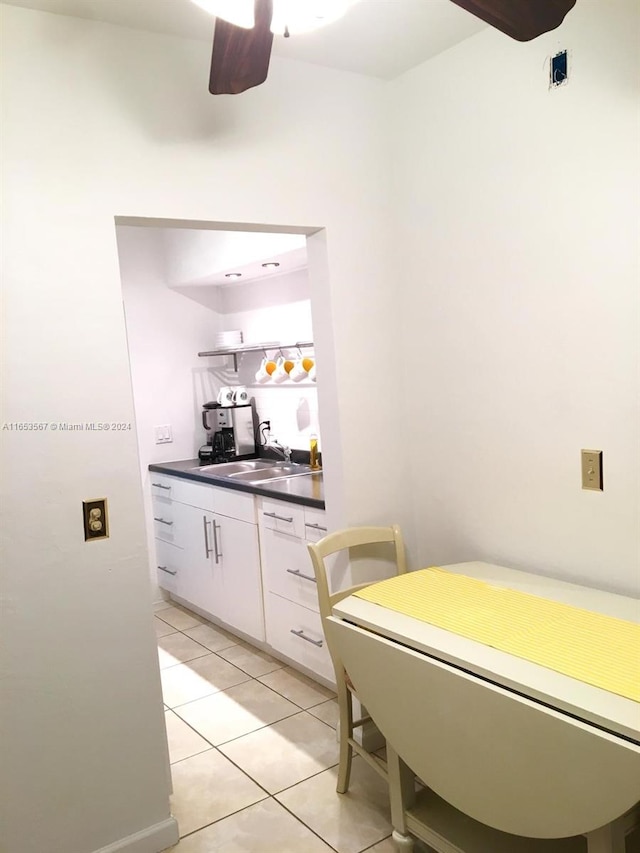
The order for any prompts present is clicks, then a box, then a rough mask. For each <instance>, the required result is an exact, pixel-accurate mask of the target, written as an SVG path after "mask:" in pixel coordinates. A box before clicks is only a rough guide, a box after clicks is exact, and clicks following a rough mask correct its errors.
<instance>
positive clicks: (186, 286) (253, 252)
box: [116, 217, 332, 600]
mask: <svg viewBox="0 0 640 853" xmlns="http://www.w3.org/2000/svg"><path fill="white" fill-rule="evenodd" d="M318 235H321V241H320V242H321V248H320V255H322V253H323V250H324V242H323V239H324V238H323V232H321V230H320V229H317V228H300V227H289V228H288V227H274V226H263V225H255V224H238V223H208V222H190V221H184V220H183V221H173V220H157V219H146V218H145V219H139V218H129V217H117V218H116V237H117V245H118V255H119V262H120V275H121V283H122V294H123V307H124V313H125V324H126V332H127V340H128V348H129V360H130V370H131V382H132V391H133V399H134V409H135V420H136V433H137V441H138V455H139V464H140V476H141V481H142V485H143V494H144V501H145V518H146V531H147V547H148V553H149V555H150V576H151V582H152V587H153V594H154V599H155V600H160V599H161V598H162V592H161V590H160V588H159V587H158V584H157V572H156V565H155V563H156V560H155V558H154V541H153V540H154V532H153V530H154V524H153V513H152V504H151V489H150V485H149V483H150V479H149V465H150V464H157V463H163V462H174V461H187V460H193V463H194V465H196V464H198V463H199V462H201V463H202V464H205V461H206V454H207V451H208V450H209V452H211V450H212V448H211V447H210V444H211V440H212V437H211V433H210V432H209V433H208V432H207V430H206V429H205V424H206V422H207V419H206V417H204V418H203V411H204V409H203V407H205V406H206V405H207V404H212V403H215V402H216V401H218V400H219V398H220V394H221V392H222V391H223V390H225V389H236V394H237V393H238V390H241V389H246V398H247V401H248V402H249V403H250V404H251V406H252V410H253V431H254V439H255V448H254V447H248V448H244V450H245V452H247V453H248V454H249V455H252V452H255V455H260V454H261V453H262V450H263V447H264V445H265V444H267V443H269V444H272V445H274V446H280V447H283V448H287V449H290V450H291V451H292V452H293V453H294V454H295V453H296V452H298V453H300V452H302V453H304V452H307V453H308V452H309V449H310V442H311V438H312V437H313V436H315V437H317V440H318V445H319V448H320V451H322V447H323V444H322V428H321V417H320V411H319V405H318V384H317V382H316V379H317V374H318V373H319V374H320V376H321V377H322V376H323V375H325V373H326V375H330V373H331V372H332V371H331V369H329V370H327V371H326V372H325V366H324V364H322V363H321V364H320V365H317V355H316V353H317V347H316V340H315V337H316V336H315V335H314V332H316V333H317V332H318V325H319V324H318V323H317V322H316V323H314V317H313V312H312V286H311V278H312V276H315V288H314V290H315V293H316V294H317V293H321V292H323V291H324V290H326V288H325V286H326V280H325V281H322V277H323V276H325V275H326V266H327V265H326V263H324V264H323V263H322V260H321V261H320V263H316V264H315V268H313V269H312V267H313V264H310V261H309V251H308V238H311V239H312V240H314V239H317V237H318ZM315 255H316V256H318V251H317V250H316V252H315ZM314 308H315V305H314ZM323 313H324V312H323ZM321 328H322V331H321V336H322V338H323V341H322V342H321V345H320V351H321V352H322V351H324V352H331V351H332V342H331V341H330V336H331V330H330V329H327V328H326V327H325V326H324V325H322V327H321ZM225 348H228V349H229V352H228V353H227V354H224V353H223V354H219V353H220V350H224V349H225ZM232 350H234V351H232ZM212 352H216V353H218V354H216V355H205V353H212ZM265 361H269V362H271V361H275V362H276V363H277V364H278V365H280V364H284V363H285V362H286V367H287V368H289V370H291V369H290V365H291V364H293V365H295V368H296V369H298V372H300V370H299V368H301V367H302V366H303V365H304V367H306V368H308V370H307V371H306V373H303V375H302V376H299V377H297V379H296V380H295V381H294V378H289V377H287V378H286V380H284V381H279V382H278V381H274V380H273V379H271V377H270V378H269V379H267V380H265V379H264V378H263V377H261V376H260V373H261V368H262V367H263V365H264V363H265ZM312 368H313V369H312ZM291 372H292V373H293V372H295V371H291ZM322 381H323V380H322V378H321V379H320V383H322ZM217 461H220V460H219V459H218V460H217Z"/></svg>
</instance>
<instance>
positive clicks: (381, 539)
mask: <svg viewBox="0 0 640 853" xmlns="http://www.w3.org/2000/svg"><path fill="white" fill-rule="evenodd" d="M385 543H392V544H393V545H394V547H395V558H396V571H397V574H399V575H401V574H404V573H405V572H406V571H407V561H406V555H405V550H404V540H403V538H402V532H401V530H400V528H399V527H398V525H397V524H394V525H392V526H391V527H348V528H346V529H345V530H337V531H336V532H335V533H329V534H328V535H327V536H325V537H324V538H323V539H320V540H319V541H318V542H310V543H308V545H307V547H308V549H309V554H310V555H311V562H312V563H313V571H314V573H315V578H316V585H317V587H318V605H319V607H320V616H321V617H322V623H323V628H324V621H325V619H327V618H328V617H329V616H331V612H332V609H333V606H334V604H337V603H338V602H339V601H342V599H343V598H346V597H347V596H348V595H351V593H353V592H356V591H357V590H359V589H363V588H364V587H366V586H369V585H370V584H372V583H375V580H371V581H368V582H367V583H360V584H356V585H355V586H350V587H347V588H346V589H341V590H338V591H337V592H334V593H331V592H330V591H329V581H328V579H327V569H326V565H325V562H324V561H325V557H328V556H330V555H331V554H335V553H337V552H338V551H344V550H346V549H349V548H357V547H358V546H359V545H378V544H385ZM326 635H327V631H326V630H325V637H326ZM329 652H330V654H331V657H332V659H333V663H334V666H335V667H336V669H337V668H338V667H339V666H342V664H341V663H340V662H339V660H338V658H337V657H336V655H335V654H334V651H333V650H332V648H331V646H330V645H329Z"/></svg>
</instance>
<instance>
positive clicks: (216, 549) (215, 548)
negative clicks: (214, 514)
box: [213, 518, 222, 563]
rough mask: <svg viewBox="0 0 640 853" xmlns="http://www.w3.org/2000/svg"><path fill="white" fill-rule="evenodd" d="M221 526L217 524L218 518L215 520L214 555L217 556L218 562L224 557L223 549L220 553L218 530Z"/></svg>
mask: <svg viewBox="0 0 640 853" xmlns="http://www.w3.org/2000/svg"><path fill="white" fill-rule="evenodd" d="M219 528H220V525H219V524H216V520H215V518H214V520H213V556H214V557H215V558H216V563H219V562H220V560H221V558H222V551H220V553H218V530H219Z"/></svg>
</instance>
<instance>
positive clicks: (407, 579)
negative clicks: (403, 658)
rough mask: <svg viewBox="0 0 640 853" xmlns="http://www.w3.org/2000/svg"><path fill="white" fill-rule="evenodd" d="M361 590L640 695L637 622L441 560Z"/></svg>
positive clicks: (633, 695) (617, 690) (409, 613)
mask: <svg viewBox="0 0 640 853" xmlns="http://www.w3.org/2000/svg"><path fill="white" fill-rule="evenodd" d="M355 595H356V596H358V598H362V599H364V600H365V601H370V602H373V603H374V604H380V605H382V606H383V607H387V608H389V609H391V610H395V611H396V612H398V613H404V614H405V615H406V616H413V617H415V618H416V619H421V620H422V621H423V622H429V623H430V624H432V625H436V626H437V627H439V628H445V629H446V630H447V631H452V632H453V633H455V634H460V635H461V636H463V637H468V638H469V639H471V640H477V641H478V642H480V643H484V644H485V645H487V646H491V647H492V648H495V649H500V650H501V651H503V652H508V653H509V654H512V655H515V656H516V657H520V658H524V659H525V660H528V661H532V662H533V663H537V664H541V665H542V666H546V667H547V668H548V669H553V670H556V671H557V672H561V673H563V674H564V675H569V676H571V678H577V679H578V680H579V681H584V682H586V683H587V684H593V685H595V686H596V687H602V688H603V689H604V690H609V691H610V692H611V693H617V694H619V695H620V696H625V697H626V698H628V699H633V700H634V701H636V702H640V625H636V624H634V623H633V622H627V621H625V620H624V619H616V618H614V617H612V616H604V615H602V614H600V613H593V612H591V611H589V610H583V609H581V608H578V607H572V606H571V605H568V604H561V603H560V602H557V601H549V600H548V599H546V598H540V597H538V596H536V595H530V594H528V593H525V592H519V591H517V590H511V589H503V588H501V587H496V586H491V585H490V584H488V583H486V582H485V581H480V580H476V579H475V578H469V577H465V576H464V575H458V574H455V573H453V572H447V571H445V570H443V569H439V568H430V569H422V570H420V571H417V572H409V573H408V574H405V575H398V576H397V577H393V578H390V579H389V580H385V581H380V582H379V583H375V584H372V585H371V586H369V587H365V589H362V590H360V591H359V592H356V593H355Z"/></svg>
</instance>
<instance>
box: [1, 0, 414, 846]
mask: <svg viewBox="0 0 640 853" xmlns="http://www.w3.org/2000/svg"><path fill="white" fill-rule="evenodd" d="M2 19H3V20H2V28H1V30H2V51H1V53H2V60H3V69H2V70H3V86H2V95H3V114H2V126H3V134H4V140H3V152H2V153H3V157H4V161H3V162H4V167H3V168H4V171H3V176H2V185H3V205H4V208H3V271H2V282H3V286H4V288H5V293H6V296H5V311H6V315H7V317H8V323H7V329H6V334H5V336H4V346H5V348H6V353H5V358H4V364H5V365H6V368H7V376H6V378H5V380H4V382H3V391H4V394H5V402H4V408H3V417H4V418H5V419H6V420H7V421H19V422H26V421H40V422H57V421H104V422H121V423H126V422H132V421H133V416H134V412H133V401H132V394H131V381H130V376H129V367H128V358H127V344H126V335H125V324H124V316H123V310H122V293H121V286H120V274H119V268H118V255H117V246H116V237H115V227H114V217H115V216H139V217H165V218H168V219H190V220H197V221H216V222H220V223H228V222H248V223H267V224H273V225H274V226H275V225H286V226H290V225H296V226H301V227H304V226H306V227H308V228H311V229H313V228H326V232H322V233H321V234H318V235H317V236H315V237H314V238H313V239H312V240H311V241H310V250H311V254H312V256H313V262H314V263H315V271H312V275H311V293H312V300H313V304H314V320H313V324H314V337H315V340H316V344H317V353H318V358H319V359H322V361H323V364H326V365H327V366H328V367H327V369H326V371H325V375H326V377H327V378H328V380H329V379H330V380H331V381H328V380H327V382H326V383H325V384H324V385H323V387H321V388H319V393H320V396H321V398H322V399H321V410H322V418H323V432H324V433H325V437H324V451H325V454H326V455H327V456H328V458H329V460H330V462H331V466H330V467H329V466H328V467H327V468H326V470H325V482H326V493H327V500H328V502H329V503H330V506H331V510H330V520H331V521H332V522H333V523H337V524H343V523H350V522H355V521H358V520H363V519H367V520H370V521H376V520H379V519H388V518H389V516H390V515H391V516H393V517H395V518H399V520H400V521H402V520H403V518H402V500H403V495H402V491H401V478H400V477H399V476H397V477H396V476H394V472H390V474H389V476H387V477H385V481H384V483H381V482H379V481H378V479H377V478H376V477H375V474H374V471H372V469H371V467H370V466H363V465H361V464H360V463H361V459H362V458H363V457H364V458H370V456H371V455H372V454H373V453H374V452H375V450H376V449H377V442H376V441H375V440H374V436H373V435H370V434H368V433H366V432H363V429H362V425H363V423H366V422H369V421H371V420H372V419H373V418H374V416H375V414H376V412H377V411H378V397H377V389H378V385H379V383H381V385H382V386H383V387H384V385H385V384H387V383H388V382H389V381H390V375H391V366H390V365H391V359H390V358H389V359H387V358H385V354H386V353H385V350H386V349H387V344H386V342H385V340H384V339H382V340H381V339H379V338H376V339H372V336H371V330H372V329H385V330H386V332H387V333H388V334H389V335H390V337H391V338H392V339H393V337H394V324H395V322H396V318H395V315H394V305H395V303H394V301H393V300H391V299H390V298H389V293H388V289H387V282H388V280H389V279H388V272H389V264H388V255H387V251H386V249H387V233H388V229H387V215H388V209H387V207H386V206H385V204H384V197H385V193H386V190H387V183H386V182H387V179H388V176H387V174H386V172H385V170H384V168H383V165H384V163H385V161H386V153H387V152H386V148H385V144H386V141H387V137H386V126H385V124H384V120H383V115H382V113H381V110H380V95H381V91H382V86H383V84H381V83H380V82H379V81H371V80H367V79H365V78H362V77H358V76H350V75H347V74H343V73H337V72H336V73H334V72H331V71H327V70H325V69H320V68H316V67H312V66H306V67H305V66H302V65H296V64H295V63H292V62H287V61H277V60H276V59H274V60H273V61H272V63H271V70H270V78H269V81H268V83H267V84H266V85H264V86H261V87H259V88H258V89H255V90H253V91H252V92H250V93H247V94H246V95H243V96H242V97H240V98H220V99H213V98H211V96H209V95H208V93H207V88H206V81H207V75H208V65H209V60H210V55H209V54H210V51H209V48H208V47H207V45H206V44H204V43H192V42H188V41H186V40H185V41H182V40H179V39H173V38H170V37H163V36H158V35H151V34H144V33H139V32H133V31H129V30H127V29H125V28H121V27H112V26H108V25H104V24H100V23H94V22H88V21H84V20H83V21H81V20H75V19H72V18H65V17H62V16H56V15H47V14H43V13H38V12H33V11H29V10H25V9H18V8H14V7H3V8H2ZM325 247H326V250H327V254H326V255H324V254H323V253H324V249H325ZM316 304H317V305H318V310H316ZM354 318H358V320H357V322H356V321H354ZM389 346H390V344H389ZM334 351H335V355H336V357H337V360H338V364H339V370H334V368H333V367H332V366H331V365H332V364H333V357H334ZM374 351H375V354H376V357H378V358H380V361H381V367H380V370H379V371H378V373H377V374H376V375H375V376H374V375H373V374H370V375H366V376H364V377H363V376H362V374H361V370H360V366H361V364H362V363H363V360H364V361H365V362H366V360H367V358H368V357H369V356H371V357H373V355H374ZM356 355H357V359H356V358H355V356H356ZM325 419H326V420H325ZM325 422H326V423H331V424H332V430H331V434H330V436H327V435H326V433H327V430H325V429H324V423H325ZM3 439H4V444H5V447H6V462H5V469H4V478H3V483H2V488H3V500H2V504H3V513H4V518H3V529H4V530H7V531H10V534H11V538H10V540H9V539H6V540H5V541H4V542H3V545H4V555H3V559H4V562H3V572H4V577H3V596H4V597H5V602H6V605H5V609H6V613H5V614H4V616H3V620H2V631H3V635H4V637H3V643H2V647H3V655H4V656H5V658H6V660H5V663H4V665H3V671H4V672H6V677H5V678H4V680H3V690H2V697H3V700H5V701H7V700H8V701H7V708H6V710H5V712H4V718H3V725H6V726H7V729H8V731H9V732H10V736H8V735H7V734H6V732H5V733H4V734H3V736H2V737H3V742H4V743H5V744H6V747H5V753H4V755H3V762H2V777H3V780H2V784H3V791H2V796H0V809H2V816H1V820H0V823H2V826H3V843H4V845H5V850H6V853H43V851H45V850H56V851H63V850H64V851H65V853H67V852H68V853H90V851H94V850H98V849H99V848H101V847H103V846H105V845H108V844H111V843H114V842H116V841H118V839H121V838H124V837H126V836H129V835H131V834H132V833H135V832H138V831H145V830H146V829H147V828H148V827H150V826H151V825H154V824H156V823H158V822H161V821H162V820H164V819H165V818H166V817H167V816H168V803H167V793H168V791H167V778H166V775H165V772H164V770H165V764H164V761H165V753H164V748H163V738H164V735H163V721H162V705H161V701H160V689H159V677H158V670H157V665H156V663H155V649H154V637H153V632H152V623H151V607H150V592H149V582H148V574H147V566H146V553H145V551H146V549H145V534H144V522H143V504H142V495H141V488H140V479H139V472H138V455H137V448H136V440H135V435H134V432H133V431H110V432H107V433H104V432H102V433H87V432H59V431H58V432H53V431H51V430H49V431H47V432H43V433H41V434H38V435H34V434H32V433H26V432H16V433H9V434H5V435H3ZM356 448H357V451H358V452H357V454H355V453H351V452H349V451H350V450H355V449H356ZM102 495H104V496H106V497H108V499H109V506H110V510H111V538H110V539H109V540H107V541H106V542H99V543H91V544H89V545H85V543H84V542H83V541H82V525H81V514H80V511H81V501H82V499H83V498H94V497H96V496H102ZM35 496H37V497H38V499H39V501H40V500H41V501H42V506H43V507H44V509H43V510H40V509H39V510H38V512H37V527H36V526H35V518H36V516H35V515H34V504H33V500H34V497H35Z"/></svg>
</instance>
